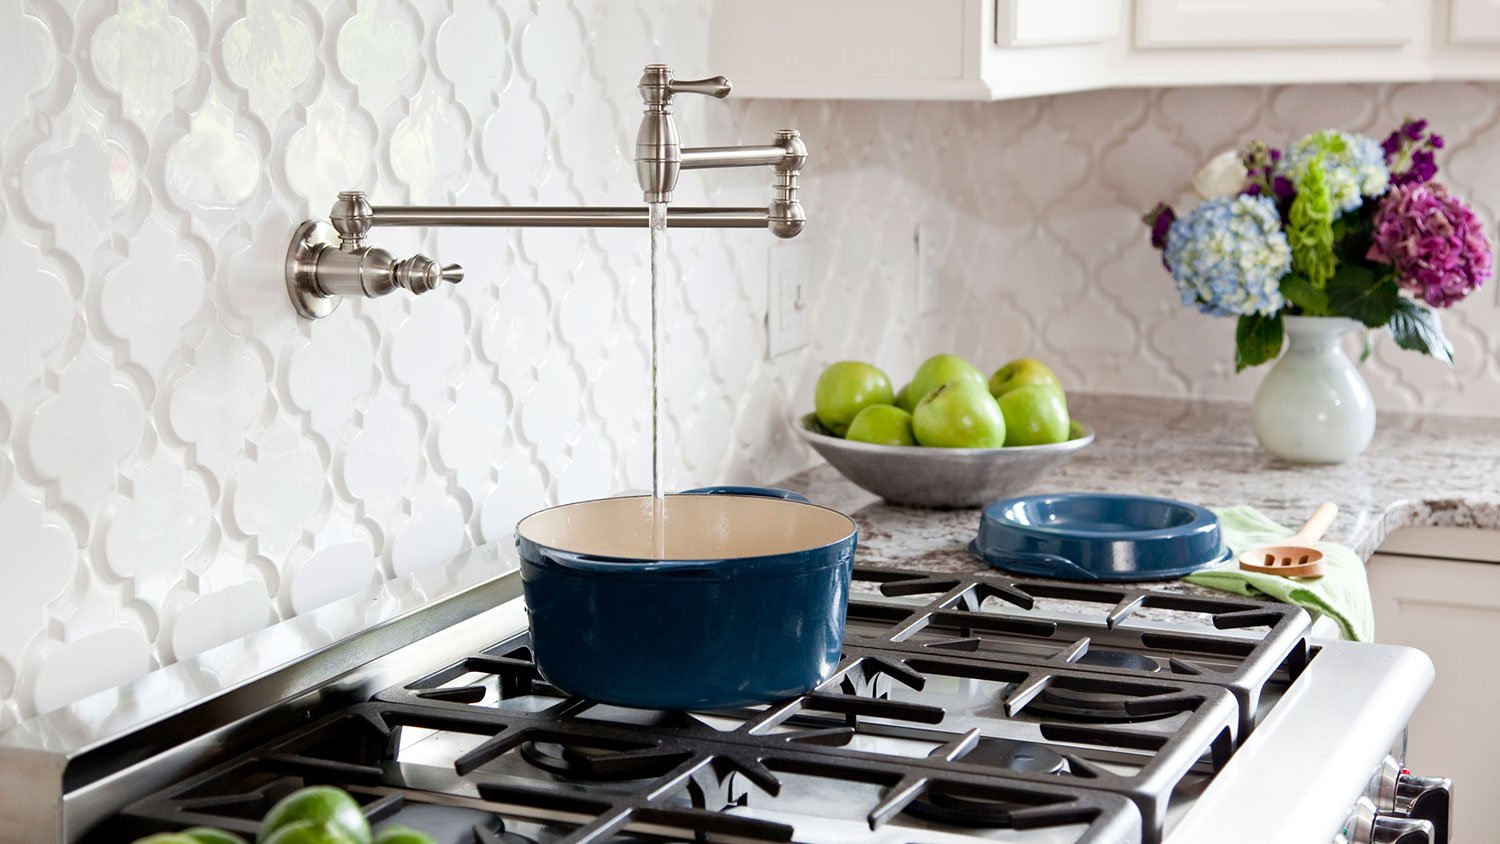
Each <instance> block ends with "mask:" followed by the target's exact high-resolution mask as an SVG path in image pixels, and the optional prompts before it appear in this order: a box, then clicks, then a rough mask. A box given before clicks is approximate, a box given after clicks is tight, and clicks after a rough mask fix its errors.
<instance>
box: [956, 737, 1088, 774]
mask: <svg viewBox="0 0 1500 844" xmlns="http://www.w3.org/2000/svg"><path fill="white" fill-rule="evenodd" d="M956 761H959V762H963V763H964V764H967V765H983V766H985V767H987V768H1003V769H1005V770H1007V771H1016V772H1018V773H1023V774H1065V773H1067V772H1068V760H1066V759H1064V758H1063V757H1062V755H1061V754H1059V753H1057V752H1056V751H1053V750H1052V749H1051V748H1048V747H1047V746H1046V745H1042V744H1033V743H1031V742H1027V741H1012V740H1010V739H1003V738H993V737H989V736H986V737H984V738H981V739H980V740H979V743H978V744H977V745H975V746H974V749H973V750H971V751H969V752H968V753H965V754H964V755H963V756H961V757H959V758H958V759H957V760H956Z"/></svg>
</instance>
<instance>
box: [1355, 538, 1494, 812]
mask: <svg viewBox="0 0 1500 844" xmlns="http://www.w3.org/2000/svg"><path fill="white" fill-rule="evenodd" d="M1368 570H1369V576H1370V592H1371V595H1372V596H1373V597H1374V600H1375V638H1376V640H1377V641H1381V642H1388V643H1391V644H1400V645H1410V646H1412V647H1415V648H1419V649H1421V650H1423V651H1425V652H1426V653H1427V655H1428V656H1430V657H1432V662H1433V664H1434V665H1435V666H1436V667H1437V680H1436V681H1435V682H1434V683H1433V686H1432V689H1431V690H1430V691H1429V692H1428V693H1427V697H1426V698H1425V699H1424V700H1423V701H1422V704H1421V706H1420V707H1419V708H1418V709H1417V713H1416V715H1415V716H1414V717H1413V718H1412V720H1411V724H1410V728H1409V739H1410V751H1409V753H1408V757H1407V767H1409V768H1410V769H1411V770H1412V772H1413V773H1416V774H1421V775H1426V776H1445V777H1452V778H1453V782H1454V793H1455V799H1454V804H1453V805H1454V835H1453V840H1455V841H1480V840H1487V839H1486V838H1485V835H1486V834H1487V832H1488V831H1489V830H1491V829H1493V828H1494V826H1495V824H1496V822H1497V821H1500V804H1496V803H1495V802H1494V801H1492V800H1489V799H1487V798H1486V795H1491V794H1496V793H1500V771H1497V770H1496V768H1495V765H1494V759H1495V757H1496V756H1497V755H1500V730H1497V729H1496V728H1495V710H1496V704H1497V701H1500V647H1497V646H1500V532H1494V531H1475V530H1468V531H1461V530H1456V529H1433V528H1426V529H1421V530H1414V531H1403V532H1399V533H1397V534H1395V535H1393V536H1392V537H1391V539H1390V540H1389V541H1388V542H1387V543H1386V544H1385V545H1384V546H1382V548H1381V550H1380V551H1379V552H1377V553H1376V554H1375V555H1374V556H1373V557H1371V558H1370V562H1369V568H1368Z"/></svg>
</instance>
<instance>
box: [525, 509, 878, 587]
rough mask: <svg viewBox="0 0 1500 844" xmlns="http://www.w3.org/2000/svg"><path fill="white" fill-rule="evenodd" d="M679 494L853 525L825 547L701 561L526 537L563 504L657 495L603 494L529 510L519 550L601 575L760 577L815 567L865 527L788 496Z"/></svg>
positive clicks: (544, 561) (855, 541)
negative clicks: (762, 504) (817, 513)
mask: <svg viewBox="0 0 1500 844" xmlns="http://www.w3.org/2000/svg"><path fill="white" fill-rule="evenodd" d="M677 496H683V497H692V498H700V497H702V498H718V499H723V498H754V499H757V500H760V501H776V502H779V503H777V504H774V505H772V506H793V505H794V506H797V507H813V508H816V509H818V510H823V511H825V512H828V513H832V514H833V515H835V516H838V517H839V518H840V519H842V520H844V521H845V522H846V523H847V524H848V526H849V530H848V532H847V533H845V534H843V535H842V536H840V537H839V538H838V539H835V540H832V541H830V542H826V543H824V544H822V545H814V546H812V547H809V548H799V549H797V550H795V551H783V552H781V553H776V554H759V555H756V556H752V557H719V558H713V557H710V558H701V559H674V560H653V559H650V558H646V557H624V556H616V555H610V554H585V553H580V552H577V551H568V550H566V549H563V548H557V547H554V546H551V545H546V544H543V543H541V542H538V541H536V540H534V539H531V538H530V537H528V536H526V535H525V534H524V533H523V532H522V529H521V528H522V525H524V524H526V521H527V520H528V519H530V518H531V517H532V516H536V515H539V514H541V513H546V512H550V511H552V510H557V509H560V508H563V507H578V506H584V505H588V504H592V503H595V502H599V501H617V500H620V499H633V498H634V499H647V498H650V497H651V496H650V495H621V496H606V497H603V498H590V499H586V500H584V501H570V502H568V503H567V504H557V505H554V506H552V507H543V508H542V509H540V510H537V511H535V512H532V513H528V514H527V515H526V516H524V517H522V518H521V519H520V520H519V521H517V522H516V527H515V537H516V546H517V548H518V550H519V549H521V548H522V543H525V544H526V545H530V546H532V547H533V548H535V549H537V553H536V555H535V556H536V559H528V557H527V555H526V554H525V553H522V554H521V555H520V557H521V562H522V563H523V564H529V565H548V564H551V565H553V566H556V567H558V568H561V569H566V570H570V571H577V572H592V573H600V574H618V573H624V572H632V573H640V574H645V573H651V574H672V575H689V574H700V575H711V576H714V577H731V576H733V577H739V576H744V575H747V574H751V573H754V574H757V575H765V574H767V573H770V572H773V571H775V570H778V569H789V571H787V572H786V574H794V573H798V572H807V571H813V570H815V569H811V568H808V567H806V566H803V565H800V563H801V562H803V561H804V560H805V559H806V558H809V557H811V556H813V555H819V556H821V555H825V554H826V553H827V552H828V551H830V550H831V549H835V548H837V547H839V546H841V545H847V544H851V543H853V544H855V545H857V544H858V542H859V525H858V524H856V523H855V521H854V520H853V519H851V518H849V516H848V515H846V514H844V513H841V512H839V511H838V510H835V509H833V508H832V507H824V506H823V505H821V504H813V503H811V502H807V501H795V500H792V499H786V498H769V497H767V496H764V495H753V494H741V493H716V494H714V495H712V496H705V495H702V494H701V493H691V492H674V493H670V494H669V496H668V497H677ZM852 558H853V555H852V553H851V555H850V559H851V561H852ZM838 562H839V561H838V560H834V561H833V562H830V563H828V565H836V564H838Z"/></svg>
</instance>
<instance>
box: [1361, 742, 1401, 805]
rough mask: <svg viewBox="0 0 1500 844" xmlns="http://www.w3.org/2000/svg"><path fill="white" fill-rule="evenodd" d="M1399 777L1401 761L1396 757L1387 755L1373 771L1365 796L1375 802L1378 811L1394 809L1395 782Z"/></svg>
mask: <svg viewBox="0 0 1500 844" xmlns="http://www.w3.org/2000/svg"><path fill="white" fill-rule="evenodd" d="M1400 779H1401V763H1400V762H1397V761H1396V757H1394V756H1387V757H1385V760H1384V761H1383V762H1381V763H1380V767H1379V768H1378V769H1377V770H1376V771H1375V776H1374V777H1372V778H1371V779H1370V787H1369V788H1367V789H1365V796H1366V797H1368V798H1370V802H1371V803H1374V804H1375V810H1376V811H1378V812H1394V811H1396V783H1397V782H1398V781H1399V780H1400Z"/></svg>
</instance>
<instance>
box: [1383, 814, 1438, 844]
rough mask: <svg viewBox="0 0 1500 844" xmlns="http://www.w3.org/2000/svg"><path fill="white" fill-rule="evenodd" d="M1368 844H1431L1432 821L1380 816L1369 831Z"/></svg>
mask: <svg viewBox="0 0 1500 844" xmlns="http://www.w3.org/2000/svg"><path fill="white" fill-rule="evenodd" d="M1370 831H1371V836H1370V844H1432V841H1433V836H1435V835H1436V834H1437V833H1436V832H1435V831H1434V830H1433V828H1432V821H1424V820H1416V819H1414V818H1397V817H1389V816H1380V817H1376V818H1375V823H1374V826H1373V828H1372V829H1371V830H1370Z"/></svg>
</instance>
